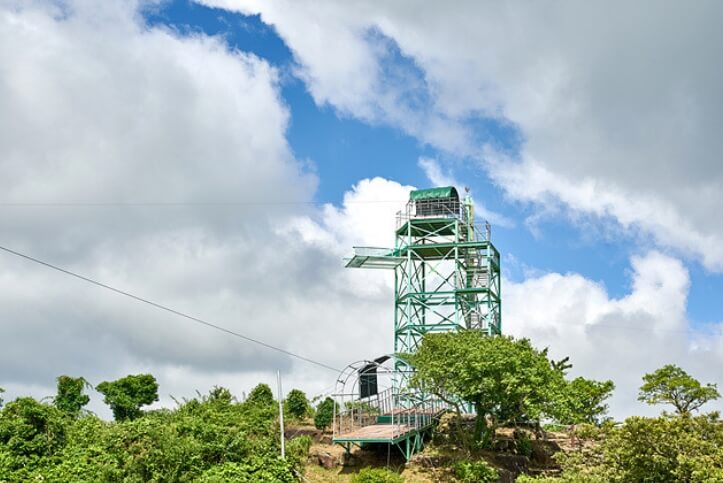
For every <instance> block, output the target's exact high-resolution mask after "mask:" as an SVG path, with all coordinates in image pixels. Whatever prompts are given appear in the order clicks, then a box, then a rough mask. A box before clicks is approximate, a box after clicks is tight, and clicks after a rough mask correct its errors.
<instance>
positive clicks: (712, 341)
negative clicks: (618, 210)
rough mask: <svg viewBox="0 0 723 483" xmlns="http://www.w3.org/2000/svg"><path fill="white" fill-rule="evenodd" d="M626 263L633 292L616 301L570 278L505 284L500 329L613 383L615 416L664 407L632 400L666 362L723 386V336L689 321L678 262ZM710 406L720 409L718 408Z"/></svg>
mask: <svg viewBox="0 0 723 483" xmlns="http://www.w3.org/2000/svg"><path fill="white" fill-rule="evenodd" d="M631 265H632V286H631V290H630V293H629V294H627V295H625V296H624V297H621V298H619V299H615V298H612V297H610V296H609V295H608V294H607V291H606V290H605V287H603V286H601V285H600V284H598V283H596V282H593V281H591V280H588V279H586V278H584V277H582V276H580V275H578V274H574V273H571V274H565V275H562V274H558V273H550V274H545V275H540V276H534V277H531V278H528V279H527V280H525V281H523V282H521V283H514V282H509V281H505V283H504V286H503V293H504V295H503V296H504V300H505V302H504V305H503V307H504V313H503V331H504V332H505V333H508V334H511V335H515V336H518V337H528V338H530V339H531V340H532V341H533V343H535V344H536V345H537V346H538V347H549V348H550V354H551V356H552V357H553V358H555V359H560V358H562V357H565V356H570V360H571V362H572V363H573V370H572V375H575V376H576V375H583V376H585V377H591V378H595V379H599V380H604V379H612V380H613V381H614V382H615V384H616V386H617V387H616V390H615V393H614V397H613V399H612V402H611V412H612V414H613V415H614V416H615V417H618V418H620V417H622V416H627V415H632V414H641V413H654V412H658V411H659V410H660V409H661V408H647V407H646V406H645V405H644V404H643V403H640V402H638V401H637V399H636V398H637V393H638V388H639V387H640V385H641V383H642V382H641V381H642V379H641V378H642V376H643V375H644V374H646V373H648V372H652V371H653V370H655V369H657V368H658V367H661V366H663V365H664V364H678V365H680V366H681V367H683V368H684V369H685V370H686V371H688V372H689V373H691V374H692V375H693V376H694V377H697V378H699V379H700V380H702V381H705V382H715V383H717V384H718V385H719V386H723V378H722V377H721V374H720V371H719V370H718V368H719V367H720V366H721V364H723V352H722V351H721V350H720V346H721V344H722V343H723V337H721V335H720V334H718V335H710V333H709V332H707V331H699V330H697V329H695V328H694V327H692V326H691V325H690V323H689V321H688V320H687V319H686V305H687V294H688V288H689V285H690V279H689V275H688V271H687V270H686V269H685V267H684V266H683V264H682V263H681V262H680V261H679V260H677V259H675V258H672V257H670V256H667V255H663V254H661V253H658V252H649V253H647V254H645V255H643V256H636V257H633V258H632V260H631ZM698 339H705V340H707V342H708V344H707V345H706V346H702V345H700V344H698V343H696V342H695V341H696V340H698ZM716 346H717V347H716ZM713 408H718V409H720V408H721V405H720V403H716V404H711V405H710V406H709V409H713Z"/></svg>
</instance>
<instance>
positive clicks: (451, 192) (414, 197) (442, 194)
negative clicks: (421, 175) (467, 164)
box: [409, 186, 459, 201]
mask: <svg viewBox="0 0 723 483" xmlns="http://www.w3.org/2000/svg"><path fill="white" fill-rule="evenodd" d="M441 198H454V199H455V200H457V201H459V195H458V194H457V189H456V188H455V187H453V186H444V187H440V188H428V189H423V190H414V191H412V192H411V193H409V200H410V201H419V200H437V199H441Z"/></svg>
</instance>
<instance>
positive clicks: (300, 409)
mask: <svg viewBox="0 0 723 483" xmlns="http://www.w3.org/2000/svg"><path fill="white" fill-rule="evenodd" d="M284 408H286V412H287V413H288V415H289V416H291V417H292V418H294V419H303V418H305V417H306V416H308V414H309V409H310V406H309V401H308V400H307V399H306V394H305V393H304V391H302V390H300V389H292V390H291V391H289V394H288V395H287V396H286V401H285V402H284Z"/></svg>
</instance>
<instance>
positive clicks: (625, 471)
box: [0, 331, 723, 483]
mask: <svg viewBox="0 0 723 483" xmlns="http://www.w3.org/2000/svg"><path fill="white" fill-rule="evenodd" d="M404 357H406V358H408V359H409V361H410V362H411V363H412V364H414V366H415V367H416V374H415V376H414V377H413V379H412V384H414V385H416V386H417V387H418V388H420V389H422V390H424V391H425V392H427V393H431V394H435V395H437V396H438V397H440V398H442V399H445V400H446V401H448V402H449V405H450V407H451V408H452V410H451V411H449V413H448V414H446V415H444V416H443V417H442V419H441V423H440V425H439V427H438V429H437V431H436V432H435V434H434V435H433V437H432V439H431V440H430V441H428V444H427V446H426V448H425V450H424V452H423V453H422V454H421V455H418V456H417V457H415V458H414V460H413V461H412V462H411V463H409V464H406V465H405V464H404V461H403V460H400V455H399V454H396V450H395V449H394V448H391V451H395V454H394V455H392V454H391V452H390V449H389V448H387V447H385V448H379V447H368V448H365V449H364V450H356V451H354V453H353V454H352V455H344V454H343V451H342V450H341V449H340V448H338V447H333V446H331V444H330V443H331V442H330V440H329V436H328V435H326V434H325V430H327V429H328V427H329V425H330V424H331V420H332V413H333V407H334V403H333V400H332V399H331V398H328V397H327V398H324V399H322V398H317V403H316V407H313V405H312V403H310V402H309V401H308V400H307V397H306V394H304V392H302V391H300V390H298V389H294V390H292V391H291V392H290V393H289V394H288V396H287V399H286V400H285V401H284V409H285V415H286V416H285V417H286V418H288V426H287V429H288V431H287V442H286V459H282V458H281V456H280V453H281V451H280V437H279V421H278V405H277V404H276V402H274V399H273V394H272V392H271V389H270V388H269V387H268V386H266V385H265V384H259V385H258V386H257V387H255V388H254V389H253V390H252V391H251V392H250V393H249V396H248V397H247V398H246V400H245V401H238V400H236V399H235V398H234V396H233V395H232V394H231V392H230V391H229V390H228V389H225V388H220V387H215V388H214V389H212V390H211V391H210V392H209V393H208V394H206V395H200V394H199V395H198V396H197V397H194V398H192V399H183V400H181V401H177V404H176V407H175V408H172V409H160V410H147V409H144V408H145V407H146V406H148V405H150V404H152V403H153V402H155V401H157V400H158V384H157V382H156V379H155V378H154V377H153V376H152V375H150V374H135V375H129V376H126V377H124V378H121V379H118V380H116V381H105V382H101V383H99V384H97V386H96V389H97V391H98V392H100V393H101V394H102V395H103V398H104V402H105V403H106V404H107V405H108V406H109V407H110V409H111V411H112V413H113V416H114V421H104V420H102V419H100V418H98V417H97V416H96V415H94V414H92V413H90V412H88V411H87V410H85V409H84V408H85V406H86V405H87V404H88V402H89V397H88V395H87V394H86V392H87V389H88V388H89V387H91V386H90V384H89V383H88V382H87V381H86V380H85V379H83V378H80V377H71V376H67V375H64V376H60V377H59V378H58V379H57V392H56V394H55V396H53V397H52V398H46V399H43V400H41V401H38V400H36V399H33V398H30V397H19V398H17V399H15V400H12V401H9V402H6V403H5V404H4V405H3V401H2V398H0V482H3V483H6V482H7V483H9V482H25V481H53V482H68V481H78V482H83V481H93V482H98V481H101V482H103V481H107V482H147V481H150V482H185V481H199V482H251V481H281V482H285V481H286V482H291V481H300V480H303V479H306V480H307V481H309V480H310V481H351V482H354V481H356V482H369V483H374V482H385V481H388V482H398V481H464V482H493V481H514V480H515V479H517V481H520V482H527V483H530V482H533V481H540V482H548V483H551V482H558V483H563V482H621V483H622V482H638V481H640V482H677V481H684V482H711V483H712V482H720V481H723V424H721V421H720V418H719V415H718V414H717V413H709V414H698V412H699V411H700V410H701V408H702V407H703V405H704V404H705V403H707V402H709V401H712V400H715V399H717V398H718V397H719V393H718V390H717V388H716V386H715V385H711V384H701V383H700V382H699V381H697V380H696V379H695V378H693V377H692V376H690V375H689V374H687V373H686V372H685V371H684V370H683V369H681V368H679V367H677V366H673V365H667V366H664V367H662V368H660V369H659V370H657V371H655V372H653V373H651V374H646V375H644V376H643V378H642V385H641V388H640V393H639V399H640V401H641V402H643V403H647V404H656V405H657V404H662V405H665V407H666V408H668V409H672V411H673V412H671V413H668V412H663V414H662V415H661V416H659V417H656V418H645V417H632V418H628V419H627V420H625V421H623V422H620V423H616V422H614V421H612V420H610V418H608V417H607V414H606V413H607V404H606V400H607V399H608V398H609V397H610V395H611V394H612V391H613V389H614V384H613V382H612V381H593V380H588V379H584V378H579V377H578V378H574V379H572V378H569V377H568V376H567V372H568V370H569V369H570V368H571V364H570V362H569V361H568V360H567V359H563V360H560V361H554V360H550V359H549V357H548V354H547V351H546V350H539V349H537V348H535V347H534V346H532V344H531V343H530V342H529V341H528V340H526V339H513V338H509V337H493V338H490V337H485V336H483V335H481V334H479V333H478V332H471V331H460V332H453V333H444V334H432V335H428V336H426V337H425V339H424V341H423V343H422V346H421V347H420V349H419V351H418V352H417V353H416V354H413V355H406V356H404ZM0 396H2V389H0ZM468 405H471V406H472V407H473V408H474V409H475V414H474V415H469V414H467V413H466V411H464V408H465V407H467V406H468ZM310 449H311V451H310ZM317 463H318V464H323V465H324V466H325V468H321V467H319V466H318V465H317Z"/></svg>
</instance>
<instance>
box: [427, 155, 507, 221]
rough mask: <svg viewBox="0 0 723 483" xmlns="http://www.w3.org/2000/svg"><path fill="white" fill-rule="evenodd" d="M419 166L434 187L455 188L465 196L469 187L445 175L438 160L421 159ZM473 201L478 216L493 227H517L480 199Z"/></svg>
mask: <svg viewBox="0 0 723 483" xmlns="http://www.w3.org/2000/svg"><path fill="white" fill-rule="evenodd" d="M417 164H418V165H419V167H420V168H422V171H424V174H425V176H426V177H427V179H428V180H429V181H430V183H432V185H433V186H454V187H455V188H457V192H458V193H459V194H460V196H465V194H464V193H465V191H466V189H467V187H466V186H464V185H463V184H462V183H460V182H459V181H458V180H457V179H456V178H455V177H454V176H453V175H451V174H450V173H445V172H444V171H443V169H442V167H441V166H440V165H439V163H438V162H437V161H436V160H434V159H431V158H424V157H422V158H419V161H418V162H417ZM471 196H474V193H472V194H471ZM473 201H474V205H475V213H476V216H478V217H480V218H482V219H483V220H486V221H488V222H490V223H492V224H493V225H497V226H502V227H505V228H511V227H513V226H515V222H514V221H512V220H511V219H509V218H507V217H506V216H504V215H501V214H500V213H495V212H494V211H491V210H489V209H488V208H487V207H485V205H484V204H483V203H482V202H480V200H479V199H473Z"/></svg>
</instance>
